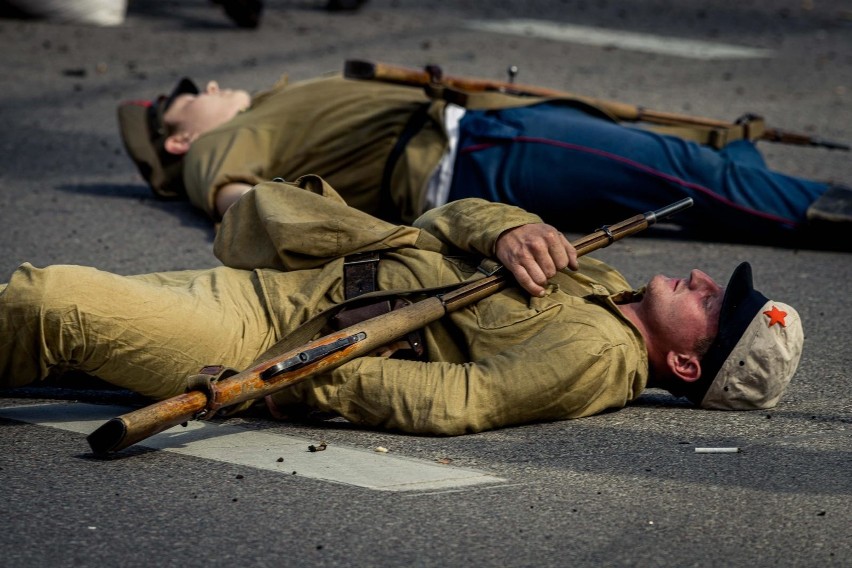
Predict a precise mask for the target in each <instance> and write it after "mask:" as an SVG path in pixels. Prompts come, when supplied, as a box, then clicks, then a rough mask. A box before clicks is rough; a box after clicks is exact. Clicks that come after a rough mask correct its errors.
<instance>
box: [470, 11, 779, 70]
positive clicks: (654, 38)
mask: <svg viewBox="0 0 852 568" xmlns="http://www.w3.org/2000/svg"><path fill="white" fill-rule="evenodd" d="M465 27H467V28H469V29H473V30H478V31H486V32H496V33H501V34H509V35H517V36H524V37H531V38H543V39H552V40H557V41H566V42H573V43H579V44H583V45H592V46H598V47H617V48H619V49H625V50H629V51H640V52H644V53H656V54H660V55H673V56H675V57H686V58H690V59H705V60H710V59H760V58H766V57H772V55H773V53H774V51H773V50H771V49H759V48H754V47H744V46H740V45H731V44H726V43H715V42H708V41H699V40H691V39H683V38H677V37H667V36H659V35H653V34H643V33H637V32H628V31H623V30H611V29H606V28H595V27H589V26H576V25H572V24H557V23H553V22H547V21H543V20H503V21H497V20H494V21H489V20H469V21H467V22H465Z"/></svg>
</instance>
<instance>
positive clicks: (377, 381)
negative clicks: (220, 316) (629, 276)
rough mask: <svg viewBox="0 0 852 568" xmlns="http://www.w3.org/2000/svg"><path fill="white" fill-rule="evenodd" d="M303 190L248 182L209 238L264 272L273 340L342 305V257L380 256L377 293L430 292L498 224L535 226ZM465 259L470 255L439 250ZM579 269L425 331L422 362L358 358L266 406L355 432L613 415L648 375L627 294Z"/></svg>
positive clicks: (226, 257) (313, 185)
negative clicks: (333, 418) (353, 203)
mask: <svg viewBox="0 0 852 568" xmlns="http://www.w3.org/2000/svg"><path fill="white" fill-rule="evenodd" d="M302 183H303V185H305V186H306V187H307V188H308V189H309V190H311V192H302V193H301V194H300V193H299V192H298V191H297V190H294V189H293V188H292V187H289V186H286V185H284V184H274V183H272V184H262V185H260V186H258V187H256V188H255V190H254V191H253V192H252V193H250V194H248V196H247V197H248V199H245V198H244V199H242V200H240V202H238V203H237V205H235V206H234V207H233V208H232V210H231V211H229V212H228V214H227V215H226V217H225V221H224V223H223V225H222V227H221V230H220V233H219V236H218V237H217V241H216V252H217V255H218V256H219V257H220V259H221V260H222V261H223V262H224V263H225V264H227V265H229V266H235V267H243V266H255V267H265V268H261V269H259V270H258V271H257V274H258V276H259V279H260V282H261V286H262V288H263V290H264V296H265V301H266V302H267V307H268V310H269V312H270V314H271V316H272V320H273V322H275V325H276V326H277V327H276V331H277V333H278V335H279V336H284V335H286V334H287V333H289V331H291V330H292V329H293V328H294V327H295V322H300V321H304V320H305V319H306V318H307V317H309V316H310V315H311V314H312V313H315V310H313V309H311V307H312V306H313V307H316V306H317V305H318V304H319V305H325V306H328V305H330V302H339V301H340V300H342V258H341V257H342V256H344V255H346V254H349V253H353V252H360V251H364V250H374V249H379V250H385V251H386V252H385V253H384V255H383V258H382V261H381V264H380V267H379V277H378V279H379V287H380V288H381V289H383V290H407V289H412V288H420V287H431V286H440V285H445V284H452V283H458V282H461V281H463V280H466V279H468V278H470V277H471V276H472V275H473V274H474V272H475V268H474V267H475V265H476V263H477V259H478V258H479V257H480V256H485V255H492V254H493V247H494V245H495V243H496V240H497V238H498V237H499V235H500V234H501V233H503V232H504V231H505V230H507V229H509V228H513V227H517V226H520V225H523V224H526V223H535V222H540V219H539V218H538V217H537V216H535V215H531V214H529V213H527V212H525V211H523V210H521V209H519V208H516V207H512V206H508V205H503V204H495V203H489V202H486V201H483V200H478V199H466V200H460V201H457V202H453V203H450V204H448V205H445V206H443V207H440V208H438V209H435V210H433V211H431V212H429V213H426V214H425V215H423V216H422V217H421V218H420V219H418V221H417V222H416V223H415V228H409V227H400V226H396V225H391V224H389V223H385V222H383V221H380V220H378V219H375V218H372V217H370V216H368V215H365V214H363V213H361V212H359V211H355V210H353V209H351V208H348V207H345V206H344V204H343V202H342V200H340V199H339V197H336V196H335V194H334V193H333V192H332V191H331V190H330V188H329V187H328V186H323V185H322V184H321V182H320V181H319V180H318V178H314V179H306V180H302ZM312 193H313V194H312ZM317 194H324V197H325V198H320V199H317ZM284 203H286V204H288V205H289V206H286V207H285V206H282V204H284ZM247 226H250V227H252V228H253V229H252V230H251V231H246V230H245V229H244V228H245V227H247ZM462 252H464V253H473V255H474V256H472V257H471V256H470V254H467V255H464V256H461V257H453V256H449V255H453V254H454V253H455V254H461V253H462ZM329 259H336V260H331V261H329ZM318 265H323V267H322V268H321V269H314V270H319V272H317V273H316V274H315V275H314V276H313V277H311V278H308V279H306V280H304V281H303V286H302V287H301V288H300V289H299V290H298V292H297V293H296V294H293V289H292V287H291V285H292V283H293V281H292V277H293V274H294V273H293V272H282V270H294V269H306V268H311V267H315V266H318ZM581 266H582V268H581V270H580V272H579V273H577V274H568V273H560V274H558V275H557V276H556V277H555V278H554V279H553V280H552V281H551V284H550V286H549V288H548V294H547V295H546V296H545V297H543V298H534V297H530V296H529V294H526V293H525V292H523V291H522V290H520V289H519V288H510V289H507V290H505V291H502V292H499V293H497V294H495V295H493V296H490V297H488V298H486V299H484V300H481V301H480V302H478V303H477V304H476V305H474V306H470V307H467V308H464V309H461V310H459V311H457V312H454V313H452V314H450V315H449V316H448V317H445V318H443V319H442V320H439V321H437V322H435V323H433V324H430V325H429V326H427V328H426V329H425V332H424V342H425V344H426V348H427V353H428V359H429V362H415V361H405V360H397V359H383V358H375V357H363V358H360V359H357V360H354V361H351V362H349V363H347V364H345V365H343V366H341V367H340V368H338V369H337V370H335V371H333V372H331V373H329V374H327V375H324V376H320V377H317V378H316V379H313V380H311V381H306V382H304V383H301V384H299V385H296V386H295V387H293V388H290V389H287V390H285V391H280V392H279V393H278V394H277V395H275V396H274V397H273V398H274V400H275V401H276V402H277V403H279V404H282V405H287V404H293V403H302V404H306V405H307V406H309V407H311V408H314V409H319V410H323V411H330V412H335V413H339V414H340V415H342V416H344V417H345V418H347V419H348V420H350V421H352V422H355V423H359V424H367V425H371V426H379V427H383V428H390V429H398V430H402V431H406V432H415V433H429V434H448V435H456V434H463V433H468V432H478V431H482V430H488V429H492V428H498V427H502V426H509V425H512V424H521V423H526V422H532V421H541V420H557V419H565V418H578V417H581V416H589V415H592V414H596V413H599V412H601V411H603V410H606V409H612V408H621V407H623V406H624V405H625V404H627V403H628V402H629V401H631V400H633V399H634V398H636V397H637V396H639V394H640V393H641V392H642V390H643V389H644V387H645V385H646V383H647V379H648V360H647V352H646V350H645V346H644V342H643V340H642V337H641V335H640V333H639V331H638V330H637V329H636V328H635V327H634V326H633V325H632V324H631V323H630V322H629V321H628V320H627V319H626V318H624V316H623V315H622V314H621V312H620V311H619V310H618V308H617V307H616V305H615V300H616V299H619V297H618V296H615V294H617V293H619V292H623V291H626V290H629V287H628V284H627V282H626V281H625V280H624V278H623V277H622V276H621V275H620V274H618V273H617V272H616V271H614V270H613V269H611V268H609V267H608V266H606V265H605V264H603V263H601V262H598V261H595V260H593V259H590V258H584V259H582V260H581ZM296 274H299V273H298V272H297V273H296ZM285 281H286V282H287V284H284V282H285Z"/></svg>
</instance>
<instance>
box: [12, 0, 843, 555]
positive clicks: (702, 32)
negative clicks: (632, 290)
mask: <svg viewBox="0 0 852 568" xmlns="http://www.w3.org/2000/svg"><path fill="white" fill-rule="evenodd" d="M323 4H324V3H323V2H320V1H316V2H309V1H307V0H306V1H295V0H294V1H292V2H287V1H283V0H282V1H277V2H273V1H269V2H267V3H266V13H265V16H264V19H263V22H262V24H261V26H260V28H259V29H257V30H254V31H250V30H242V29H237V28H235V27H234V26H232V25H231V23H230V22H229V21H228V20H227V19H226V18H225V17H224V15H223V14H222V13H221V12H220V10H219V8H218V7H217V6H215V5H213V4H212V3H210V2H208V1H207V0H185V1H171V2H169V1H155V0H148V1H144V0H131V2H130V8H129V13H128V17H127V20H126V22H125V23H124V24H123V25H121V26H119V27H114V28H96V27H85V26H78V25H63V24H54V23H46V22H22V21H16V20H2V21H0V52H2V54H3V56H2V57H0V81H2V89H0V271H2V273H3V274H5V275H8V274H9V273H11V271H13V270H14V269H15V267H16V266H18V265H19V264H20V263H22V262H32V263H33V264H36V265H47V264H52V263H76V264H85V265H93V266H96V267H98V268H101V269H104V270H110V271H114V272H117V273H121V274H132V273H141V272H149V271H162V270H175V269H186V268H202V267H208V266H212V265H214V264H216V262H217V261H216V260H215V258H214V257H213V254H212V239H213V229H212V227H211V224H210V223H209V221H208V220H207V219H206V218H204V217H203V216H202V215H201V214H199V213H197V212H196V211H194V210H193V209H191V208H190V207H189V206H188V205H186V204H185V203H181V202H177V203H176V202H165V201H160V200H158V199H155V198H154V197H153V196H152V195H151V193H150V192H149V191H148V189H147V188H146V186H145V185H144V183H143V182H142V180H141V178H140V177H139V175H138V174H137V173H136V171H135V169H134V167H133V166H132V164H131V163H130V161H129V159H127V158H126V157H125V155H124V152H123V149H122V147H121V142H120V139H119V136H118V132H117V128H116V122H115V107H116V105H117V103H119V102H120V101H122V100H126V99H138V98H150V97H151V96H153V95H154V94H155V93H156V92H158V91H160V90H164V89H165V88H166V87H167V86H170V85H171V84H172V83H173V82H174V81H175V80H176V79H177V78H179V77H180V76H182V75H184V74H190V75H192V76H193V77H195V78H197V80H199V81H206V80H209V79H217V80H218V81H219V82H220V84H222V85H224V86H229V85H240V86H242V87H244V88H248V89H250V90H257V89H261V88H265V87H267V86H269V85H271V83H272V82H273V80H275V79H276V78H277V77H278V76H279V75H280V74H282V73H288V74H289V75H290V78H291V79H292V80H297V79H303V78H308V77H312V76H316V75H318V74H320V73H324V72H327V71H337V70H340V69H341V68H342V64H343V61H344V60H345V59H347V58H362V59H371V60H376V61H384V62H389V63H396V64H401V65H408V66H414V67H419V66H422V65H425V64H430V63H435V64H440V65H441V66H442V67H443V68H444V69H445V71H446V72H447V73H452V74H457V75H461V74H464V75H475V76H480V77H489V78H494V79H505V77H506V69H507V67H508V66H509V65H516V66H518V68H519V69H520V72H519V75H518V77H517V80H518V81H519V82H524V83H533V84H539V85H543V86H548V87H555V88H562V89H568V90H573V91H576V92H581V93H585V94H588V95H591V96H597V97H606V98H613V99H617V100H622V101H626V102H631V103H635V104H642V105H645V106H647V107H651V108H657V109H661V110H669V111H674V112H690V113H696V114H701V115H705V116H710V117H714V118H724V119H732V118H735V117H737V116H739V115H740V114H742V113H744V112H747V111H754V112H759V113H761V114H763V115H764V116H766V117H767V119H768V121H769V122H770V123H771V124H773V125H775V126H779V127H784V128H789V129H793V130H800V131H804V132H808V133H811V134H819V135H820V136H823V137H825V138H830V139H838V140H842V141H845V142H846V143H849V142H852V6H850V5H849V3H848V2H844V1H841V0H834V1H831V0H826V1H823V0H776V1H773V2H762V1H759V0H751V1H749V0H741V1H739V2H728V1H724V0H707V1H693V2H675V1H673V0H657V1H655V0H623V1H620V2H615V1H611V0H609V1H608V0H565V1H557V0H530V1H526V2H508V1H506V2H498V1H494V2H474V1H458V2H449V1H447V2H438V1H432V0H423V1H416V0H387V1H385V0H371V1H370V2H369V3H367V5H366V6H365V7H364V8H363V9H362V10H360V11H359V12H357V13H355V14H347V13H329V12H326V11H325V10H323V9H322V6H323ZM519 21H520V23H519ZM554 24H562V25H561V26H554ZM694 42H703V43H701V44H698V45H699V46H698V48H696V44H695V43H694ZM761 148H762V149H763V150H764V152H765V154H766V156H767V159H768V161H769V162H770V163H771V164H772V165H773V166H774V167H776V168H778V169H782V170H783V171H787V172H789V173H792V174H797V175H804V176H809V177H814V178H820V179H835V180H840V181H845V182H846V183H850V182H852V160H851V159H850V158H851V157H852V155H850V154H849V153H843V152H833V151H828V150H821V149H811V148H794V147H787V146H778V145H771V144H765V143H762V145H761ZM615 220H616V219H614V220H613V221H615ZM720 236H722V237H723V236H724V235H720ZM597 256H598V257H600V258H603V259H605V260H608V261H610V262H611V263H613V264H615V265H616V266H618V267H619V268H620V269H622V270H623V272H624V273H625V274H626V275H627V276H628V278H629V279H630V280H631V282H633V283H635V284H641V283H642V282H644V281H645V280H647V279H648V278H649V277H650V276H651V275H653V274H655V273H658V272H664V273H667V274H671V275H675V276H682V275H685V274H686V273H687V271H688V270H689V269H691V268H693V267H695V266H698V267H702V268H703V269H704V270H705V271H707V272H708V273H709V274H710V275H711V276H713V277H714V278H716V279H717V280H722V281H724V280H726V279H727V277H728V275H729V274H730V272H731V270H732V269H733V268H734V266H736V264H738V263H739V262H740V261H743V260H749V261H750V262H751V263H752V265H753V267H754V270H755V278H756V285H757V286H758V287H759V288H761V290H763V291H764V292H766V293H767V294H768V295H769V296H771V297H775V298H778V299H782V300H784V301H786V302H788V303H790V304H792V305H794V306H796V307H797V308H798V309H799V311H800V313H801V315H802V318H803V321H804V324H805V330H806V343H805V352H804V356H803V359H802V363H801V365H800V368H799V372H798V374H797V375H796V377H795V378H794V380H793V383H792V384H791V386H790V388H789V391H788V394H787V396H786V397H785V399H784V400H783V401H782V403H781V404H780V405H779V406H778V407H777V408H775V409H772V410H769V411H761V412H743V413H721V412H708V411H700V410H695V409H692V408H690V407H689V406H688V405H686V404H684V403H683V402H682V401H678V400H675V399H673V398H671V397H669V396H668V395H666V394H665V393H663V392H660V391H648V392H647V393H646V394H645V395H643V396H642V397H641V398H640V399H639V401H638V402H637V403H636V404H634V405H632V406H630V407H629V408H626V409H624V410H621V411H618V412H614V413H609V414H606V415H602V416H597V417H593V418H588V419H582V420H579V421H571V422H558V423H551V424H536V425H530V426H524V427H519V428H511V429H505V430H501V431H496V432H488V433H484V434H479V435H473V436H464V437H458V438H430V437H413V436H404V435H399V434H392V433H384V432H376V431H367V430H362V429H358V428H354V427H352V426H350V425H348V424H346V423H344V422H341V421H332V422H329V423H326V424H321V425H305V424H291V423H276V422H272V421H269V420H266V419H264V418H262V417H247V418H239V419H232V420H228V421H214V422H212V423H205V424H200V423H193V424H191V426H190V427H187V428H184V429H181V428H180V427H178V429H177V431H175V432H169V433H164V434H163V435H161V436H158V437H157V438H155V439H152V440H151V441H149V442H148V443H147V445H145V446H138V447H134V448H132V449H130V450H128V451H126V452H124V453H122V454H121V455H120V456H119V457H116V458H114V459H109V460H101V459H95V458H93V456H92V455H91V454H90V453H89V450H88V446H87V444H86V442H85V439H84V438H85V433H86V432H89V431H91V429H93V428H94V427H95V426H96V425H98V424H100V423H101V422H102V421H103V420H104V419H105V418H106V417H109V416H112V415H114V414H115V413H117V412H121V411H122V410H123V409H126V408H130V407H134V406H135V405H139V404H142V403H143V402H144V401H142V400H140V399H139V398H137V397H135V396H133V395H130V394H129V393H126V392H123V391H115V390H109V389H105V388H103V385H100V384H98V383H97V382H89V381H86V380H81V379H79V378H77V379H76V380H74V381H68V383H67V384H63V383H60V384H58V385H51V386H49V387H47V388H44V387H41V388H28V389H22V390H16V391H11V392H8V391H7V392H5V393H3V398H0V565H2V566H9V567H13V566H14V567H40V566H57V567H61V566H99V567H100V566H224V565H233V566H464V565H472V566H749V567H760V566H820V567H822V566H848V565H849V558H850V557H852V534H850V527H852V513H850V511H852V495H850V494H852V474H850V471H851V470H852V453H850V442H852V429H850V423H852V402H851V400H852V399H850V396H849V386H850V380H849V377H850V374H849V370H848V368H849V364H850V362H852V351H850V347H849V346H850V343H852V331H850V322H851V321H852V309H850V305H849V299H848V298H849V291H848V286H849V281H850V280H852V256H850V254H849V253H845V252H832V251H828V250H814V249H812V248H810V249H797V248H775V247H768V246H754V245H746V244H739V243H731V242H726V243H718V242H709V241H689V240H684V239H681V238H678V236H677V235H676V234H671V233H667V232H665V231H663V232H658V233H657V234H656V235H653V236H651V237H644V238H635V239H631V240H629V241H624V242H622V243H618V244H617V245H615V246H614V247H612V248H611V249H607V250H606V251H601V252H600V253H598V254H597ZM5 278H6V276H3V277H0V280H4V279H5ZM104 404H108V405H111V406H107V407H104V406H102V405H104ZM45 405H51V406H45ZM321 442H325V443H326V449H325V450H324V451H321V452H320V451H318V452H310V451H309V446H314V447H315V448H316V447H318V446H320V444H321ZM697 447H715V448H718V447H736V448H739V449H740V450H741V451H740V452H737V453H722V454H703V453H696V452H695V448H697ZM381 449H384V450H387V451H379V450H381Z"/></svg>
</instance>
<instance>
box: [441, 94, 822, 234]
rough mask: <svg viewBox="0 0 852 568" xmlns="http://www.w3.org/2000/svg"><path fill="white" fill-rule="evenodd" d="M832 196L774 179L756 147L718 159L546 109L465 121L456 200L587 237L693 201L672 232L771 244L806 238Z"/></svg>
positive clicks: (676, 141) (559, 107) (558, 108)
mask: <svg viewBox="0 0 852 568" xmlns="http://www.w3.org/2000/svg"><path fill="white" fill-rule="evenodd" d="M827 187H828V186H827V184H825V183H819V182H814V181H810V180H806V179H801V178H796V177H793V176H788V175H784V174H781V173H778V172H774V171H771V170H769V169H768V168H767V166H766V163H765V162H764V160H763V157H762V156H761V155H760V153H759V151H758V150H757V148H756V147H755V146H754V144H753V143H752V142H749V141H738V142H734V143H732V144H729V145H728V146H726V147H725V148H724V149H722V150H720V151H717V150H714V149H712V148H709V147H706V146H703V145H700V144H696V143H694V142H688V141H685V140H682V139H680V138H677V137H674V136H665V135H660V134H656V133H653V132H649V131H647V130H643V129H641V128H639V127H634V126H624V125H619V124H614V123H612V122H610V121H609V120H607V119H604V118H601V117H598V116H594V115H591V114H589V113H587V112H585V111H583V110H580V109H578V108H574V107H571V106H569V105H565V104H560V103H545V104H540V105H535V106H530V107H523V108H516V109H508V110H500V111H468V112H467V113H466V114H465V116H464V117H463V118H462V122H461V125H460V139H459V150H458V156H457V158H456V164H455V170H454V173H453V183H452V187H451V189H450V200H455V199H461V198H464V197H481V198H484V199H487V200H489V201H498V202H502V203H509V204H512V205H517V206H520V207H522V208H524V209H526V210H528V211H531V212H533V213H536V214H538V215H540V216H541V217H542V218H543V219H544V220H545V221H546V222H548V223H550V224H553V225H555V226H557V227H559V228H560V229H563V230H568V231H577V232H581V231H590V230H593V229H595V228H597V227H599V226H600V225H602V224H606V223H614V222H616V221H619V220H621V219H623V218H626V217H629V216H632V215H634V214H636V213H644V212H646V211H651V210H654V209H658V208H660V207H662V206H664V205H668V204H669V203H672V202H674V201H677V200H679V199H683V198H684V197H691V198H692V199H693V200H694V201H695V205H694V206H693V207H692V208H690V209H687V210H686V211H684V212H682V213H680V214H679V215H678V216H677V217H676V218H673V219H672V222H673V223H676V224H679V225H681V226H683V227H684V228H686V229H688V230H690V231H691V232H695V233H697V234H710V233H712V234H713V235H715V236H716V237H717V238H725V240H727V239H734V240H738V239H744V240H761V241H772V240H775V239H777V238H784V237H789V236H794V235H795V234H797V233H798V231H799V230H800V229H801V228H802V227H803V226H804V224H805V211H806V210H807V208H808V206H809V205H810V204H811V203H812V202H813V201H814V200H815V199H816V198H817V197H819V196H820V195H822V193H823V192H824V191H825V190H826V189H827Z"/></svg>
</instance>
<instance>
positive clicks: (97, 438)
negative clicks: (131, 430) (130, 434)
mask: <svg viewBox="0 0 852 568" xmlns="http://www.w3.org/2000/svg"><path fill="white" fill-rule="evenodd" d="M126 436H127V424H125V422H124V420H122V419H121V417H120V416H119V417H117V418H112V419H111V420H109V421H107V422H106V423H104V424H103V425H102V426H100V427H99V428H98V429H97V430H95V431H94V432H92V433H91V434H89V435H88V436H87V437H86V441H87V442H89V447H90V448H92V451H93V452H94V453H95V454H96V455H106V454H108V453H110V452H115V451H118V450H120V449H122V448H126V447H127V445H122V441H124V439H125V437H126Z"/></svg>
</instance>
